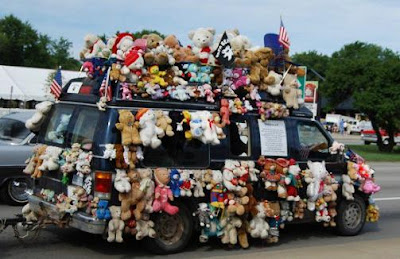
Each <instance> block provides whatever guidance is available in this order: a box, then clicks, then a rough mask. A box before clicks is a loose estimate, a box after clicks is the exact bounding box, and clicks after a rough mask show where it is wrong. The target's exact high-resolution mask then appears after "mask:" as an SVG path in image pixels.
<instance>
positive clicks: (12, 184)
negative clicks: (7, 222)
mask: <svg viewBox="0 0 400 259" xmlns="http://www.w3.org/2000/svg"><path fill="white" fill-rule="evenodd" d="M30 188H32V181H31V179H29V178H26V177H25V178H15V179H10V180H8V181H7V182H5V183H4V184H3V186H2V187H1V190H0V193H1V197H2V198H3V201H4V202H5V203H7V204H8V205H13V206H15V205H24V204H25V203H27V202H28V194H27V193H26V191H27V190H28V189H30Z"/></svg>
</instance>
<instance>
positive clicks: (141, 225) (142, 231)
mask: <svg viewBox="0 0 400 259" xmlns="http://www.w3.org/2000/svg"><path fill="white" fill-rule="evenodd" d="M136 230H137V233H136V240H142V239H143V238H144V237H151V238H155V237H156V231H155V230H154V222H153V221H151V220H138V221H137V222H136Z"/></svg>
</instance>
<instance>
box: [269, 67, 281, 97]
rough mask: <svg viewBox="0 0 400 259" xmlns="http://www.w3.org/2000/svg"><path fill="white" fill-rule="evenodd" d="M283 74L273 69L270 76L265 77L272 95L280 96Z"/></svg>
mask: <svg viewBox="0 0 400 259" xmlns="http://www.w3.org/2000/svg"><path fill="white" fill-rule="evenodd" d="M282 78H283V77H282V75H281V74H278V73H276V72H275V71H273V70H271V71H269V73H268V76H267V77H266V79H265V83H266V84H267V85H268V89H267V91H268V93H270V94H271V95H272V96H278V95H280V94H281V90H282V86H281V83H282Z"/></svg>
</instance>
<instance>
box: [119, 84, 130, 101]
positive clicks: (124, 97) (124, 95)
mask: <svg viewBox="0 0 400 259" xmlns="http://www.w3.org/2000/svg"><path fill="white" fill-rule="evenodd" d="M121 91H122V100H132V92H131V89H129V85H128V83H125V82H124V83H122V84H121Z"/></svg>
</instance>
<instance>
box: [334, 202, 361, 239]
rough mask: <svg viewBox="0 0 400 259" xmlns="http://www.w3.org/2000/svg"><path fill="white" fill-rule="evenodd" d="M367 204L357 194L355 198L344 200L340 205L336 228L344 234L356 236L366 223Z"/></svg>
mask: <svg viewBox="0 0 400 259" xmlns="http://www.w3.org/2000/svg"><path fill="white" fill-rule="evenodd" d="M365 216H366V206H365V202H364V200H363V199H362V198H361V197H360V196H359V195H357V194H355V195H354V200H352V201H348V200H342V201H341V202H340V204H339V207H338V215H337V224H336V230H337V232H338V234H340V235H343V236H355V235H357V234H358V233H360V231H361V229H362V228H363V227H364V224H365Z"/></svg>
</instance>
